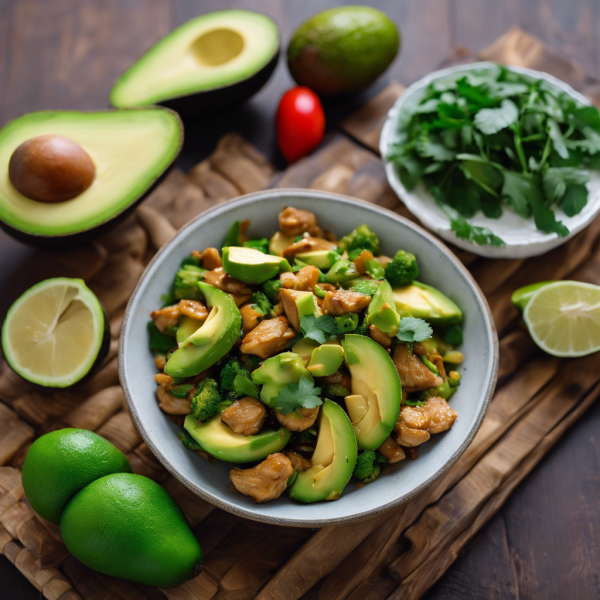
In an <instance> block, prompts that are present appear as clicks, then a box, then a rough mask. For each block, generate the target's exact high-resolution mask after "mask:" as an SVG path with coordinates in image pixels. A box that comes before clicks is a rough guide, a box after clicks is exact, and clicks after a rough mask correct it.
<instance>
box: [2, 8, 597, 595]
mask: <svg viewBox="0 0 600 600" xmlns="http://www.w3.org/2000/svg"><path fill="white" fill-rule="evenodd" d="M363 3H364V4H369V5H372V6H375V7H377V8H380V9H381V10H383V11H385V12H386V13H387V14H388V15H389V16H390V17H391V18H392V19H393V20H394V21H395V22H396V23H397V24H398V25H399V27H400V30H401V32H402V37H403V47H402V51H401V54H400V57H399V58H398V59H397V60H396V61H395V63H394V64H393V65H392V67H391V68H390V70H389V72H388V74H387V75H386V77H390V78H393V79H396V80H398V81H401V82H402V83H411V82H413V81H415V80H416V79H418V78H420V77H421V76H423V75H424V74H425V73H427V72H428V71H431V70H433V69H435V68H436V67H437V66H438V65H439V64H440V63H441V62H442V61H443V60H445V59H446V58H447V57H448V56H449V55H450V54H451V53H452V51H453V50H454V49H455V48H456V47H457V46H462V47H466V48H468V49H469V50H471V51H473V52H477V51H478V50H481V49H482V48H484V47H485V46H486V45H488V44H489V43H491V42H492V41H494V40H495V39H496V38H497V37H499V36H500V35H501V34H502V33H504V32H505V31H506V30H507V29H508V28H509V27H511V26H513V25H519V26H520V27H522V28H524V29H526V30H527V31H529V32H531V33H533V34H535V35H537V36H538V37H540V38H541V39H542V40H544V41H546V42H547V43H549V44H550V45H552V46H554V47H555V48H556V49H558V50H560V51H562V52H563V53H564V54H565V55H567V56H568V57H570V58H571V59H575V60H577V61H578V62H579V63H580V64H581V65H582V66H583V68H584V70H585V71H586V72H587V73H588V74H589V75H592V76H595V77H597V78H599V79H600V2H598V0H569V1H566V0H373V1H369V0H367V1H365V2H363ZM340 4H342V2H337V1H335V0H302V2H291V1H289V2H286V1H285V0H239V1H234V0H200V1H196V2H193V1H191V0H120V1H119V0H87V1H77V0H0V125H2V124H4V123H5V122H7V121H8V120H9V119H11V118H13V117H16V116H18V115H20V114H22V113H24V112H28V111H33V110H40V109H48V108H76V109H94V108H104V107H106V106H107V98H108V92H109V90H110V87H111V85H112V82H113V81H114V80H115V79H116V77H117V76H118V75H119V74H120V73H121V72H122V71H123V70H124V69H125V68H126V67H127V66H129V64H131V62H132V61H133V60H134V59H135V58H137V57H138V56H139V55H140V54H141V53H143V52H144V51H145V50H146V49H147V48H148V47H149V46H150V45H151V44H152V43H153V42H154V41H156V40H157V39H158V38H159V37H160V36H162V35H163V34H165V33H166V32H167V31H169V30H170V29H172V28H173V27H175V26H177V25H179V24H180V23H182V22H184V21H185V20H187V19H189V18H191V17H193V16H196V15H198V14H200V13H203V12H208V11H210V10H216V9H221V8H246V9H253V10H258V11H261V12H265V13H268V14H269V15H271V16H272V17H273V18H274V19H275V20H276V21H277V22H278V23H279V26H280V29H281V34H282V40H283V49H284V50H285V47H286V42H287V40H289V37H290V35H291V33H292V31H293V30H294V28H295V27H297V26H298V25H299V24H300V23H301V22H302V21H303V20H304V19H306V18H307V17H308V16H309V15H311V14H313V13H315V12H318V11H319V10H322V9H323V8H325V7H329V6H336V5H340ZM383 83H384V81H383V80H382V81H380V82H378V83H377V84H376V85H375V86H374V87H373V90H371V93H372V92H373V91H374V90H376V89H379V88H381V86H382V85H383ZM292 84H293V83H292V80H291V78H290V76H289V74H288V72H287V69H286V67H285V64H284V63H283V61H282V62H281V64H280V65H279V67H278V69H277V70H276V72H275V74H274V75H273V77H272V78H271V80H270V81H269V83H268V84H267V85H266V86H265V87H264V88H263V90H261V92H260V93H259V94H257V95H256V96H255V97H254V99H252V100H251V101H250V102H249V103H247V104H246V105H245V106H244V107H243V108H242V109H240V110H237V111H235V113H234V114H225V115H222V116H219V117H216V118H215V117H211V118H210V119H207V120H203V119H202V118H201V117H199V118H198V119H195V120H189V121H188V122H186V143H185V148H184V152H183V153H182V156H181V158H180V160H179V164H180V166H182V167H183V168H189V167H190V166H192V165H193V164H195V163H197V162H198V161H199V160H201V159H202V158H204V157H205V156H206V155H207V154H208V153H209V152H210V151H211V150H212V149H213V148H214V145H215V143H216V141H217V139H218V138H219V137H220V136H221V135H223V134H224V133H225V132H227V131H231V130H237V131H239V132H240V133H241V134H242V135H243V136H244V137H246V138H247V139H248V140H249V141H251V142H252V143H253V144H255V145H256V146H257V147H258V148H260V149H261V150H262V151H263V152H264V153H265V154H267V156H269V158H270V159H271V160H273V162H275V164H276V165H277V166H279V167H283V166H284V163H283V161H282V158H281V156H279V154H278V153H277V151H276V148H275V143H274V131H273V126H272V123H273V115H274V111H275V108H276V106H277V102H278V100H279V98H280V96H281V94H282V93H283V92H284V91H285V90H286V89H287V88H289V87H290V86H291V85H292ZM359 102H360V98H358V99H356V100H355V101H354V102H353V103H346V105H345V106H340V105H339V104H335V103H334V104H331V105H329V106H328V107H327V113H328V129H330V130H331V129H333V128H334V127H335V121H336V118H339V117H340V116H341V115H342V114H343V113H345V112H349V111H350V110H351V109H352V108H353V107H354V106H356V105H357V104H358V103H359ZM29 252H30V250H29V249H28V248H27V247H26V246H24V245H23V244H20V243H17V242H15V241H13V240H11V239H10V238H8V237H7V236H6V235H5V234H3V233H1V232H0V289H2V294H0V297H1V300H0V307H5V306H6V305H7V303H10V302H11V301H12V300H13V299H14V295H13V294H14V291H11V290H4V289H3V285H2V284H3V282H4V281H5V279H6V277H7V275H8V274H9V273H10V272H12V271H13V270H15V269H18V268H19V264H20V262H21V261H22V260H23V258H24V257H25V256H27V254H28V253H29ZM0 310H1V308H0ZM599 432H600V405H599V404H598V403H597V404H596V406H595V407H593V408H592V409H591V410H590V411H589V412H588V413H587V415H586V417H585V418H584V419H582V420H581V421H580V422H578V423H577V424H576V425H575V426H574V427H573V428H572V429H571V431H570V432H569V433H568V434H567V435H566V436H565V438H564V439H563V440H562V441H561V442H560V443H559V444H558V445H557V447H556V448H555V449H554V450H553V451H552V452H551V453H550V454H549V455H548V456H547V457H546V458H545V459H544V460H543V461H542V463H541V464H540V465H539V466H538V468H537V469H536V470H535V471H534V472H533V473H532V474H531V475H530V476H529V477H528V478H527V479H526V480H525V482H524V483H523V484H522V485H521V486H520V487H519V488H518V489H517V490H516V491H515V493H514V494H513V495H512V497H511V498H510V500H509V501H508V502H507V503H506V504H505V505H504V506H503V508H502V509H501V510H500V512H499V513H498V514H497V515H496V516H495V518H493V519H492V520H491V521H490V522H489V524H488V525H487V526H486V527H485V528H484V529H483V531H482V533H481V535H480V536H479V538H478V539H477V540H475V541H474V542H473V544H472V546H471V548H470V549H469V550H468V551H467V552H466V553H465V554H464V555H463V556H462V557H461V558H460V559H459V560H458V561H457V562H456V563H455V564H454V565H453V566H452V567H451V568H450V570H449V571H448V572H447V573H446V575H445V576H444V577H443V578H442V579H441V580H440V581H439V582H438V583H437V584H436V585H435V586H434V587H433V588H432V589H431V590H430V592H429V593H428V594H427V596H426V597H427V598H428V600H442V599H450V598H466V599H479V598H481V599H486V600H490V599H493V598H545V599H553V600H554V599H558V598H569V599H571V598H573V599H575V598H577V599H583V600H587V599H588V598H589V599H592V598H599V597H600V544H599V540H600V502H599V500H600V475H599V473H600V433H599ZM0 582H1V586H0V599H3V600H4V599H6V600H9V599H11V600H12V599H19V600H27V599H32V600H33V599H34V598H38V597H39V593H38V592H37V591H36V590H35V589H34V588H33V587H32V586H31V585H30V584H29V583H28V582H27V580H26V579H25V578H24V577H23V576H22V575H21V574H20V573H19V572H18V571H17V570H16V569H15V568H14V567H13V566H12V565H11V564H10V563H9V562H8V561H7V560H6V559H5V558H4V557H0Z"/></svg>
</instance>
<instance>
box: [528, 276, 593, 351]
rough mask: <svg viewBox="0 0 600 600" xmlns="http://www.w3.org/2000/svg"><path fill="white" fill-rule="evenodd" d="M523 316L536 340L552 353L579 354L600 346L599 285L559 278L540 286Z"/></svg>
mask: <svg viewBox="0 0 600 600" xmlns="http://www.w3.org/2000/svg"><path fill="white" fill-rule="evenodd" d="M523 319H524V320H525V323H526V325H527V329H529V333H530V334H531V337H532V338H533V341H534V342H535V343H536V344H537V345H538V346H539V347H540V348H541V349H542V350H543V351H544V352H547V353H548V354H552V355H553V356H568V357H577V356H585V355H587V354H592V353H594V352H598V351H599V350H600V286H597V285H592V284H589V283H580V282H578V281H558V282H556V283H550V284H548V285H545V286H544V287H542V288H540V289H539V290H538V291H537V292H535V294H533V296H532V297H531V299H530V300H529V302H528V303H527V306H526V308H525V311H524V313H523Z"/></svg>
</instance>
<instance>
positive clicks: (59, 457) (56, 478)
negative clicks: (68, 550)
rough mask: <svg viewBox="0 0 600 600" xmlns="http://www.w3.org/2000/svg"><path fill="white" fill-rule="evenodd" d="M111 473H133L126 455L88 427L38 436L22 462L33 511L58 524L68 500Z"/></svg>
mask: <svg viewBox="0 0 600 600" xmlns="http://www.w3.org/2000/svg"><path fill="white" fill-rule="evenodd" d="M110 473H131V467H130V465H129V462H128V460H127V458H126V457H125V455H124V454H123V453H122V452H121V451H120V450H119V449H118V448H116V447H115V446H113V445H112V444H111V443H110V442H109V441H108V440H105V439H104V438H103V437H101V436H99V435H97V434H96V433H94V432H93V431H88V430H87V429H59V430H58V431H52V432H51V433H47V434H46V435H43V436H41V437H39V438H38V439H37V440H36V441H35V442H33V444H32V445H31V448H29V451H28V452H27V456H26V457H25V463H24V465H23V488H24V489H25V494H26V495H27V498H28V499H29V503H30V504H31V506H32V508H33V510H35V512H37V513H38V514H39V515H40V516H42V517H44V519H47V520H48V521H51V522H52V523H56V524H57V525H58V524H59V523H60V516H61V513H62V511H63V509H64V507H65V505H66V504H67V502H68V501H69V499H70V498H72V497H73V496H74V495H75V494H76V493H77V492H78V491H79V490H81V489H82V488H84V487H85V486H86V485H88V484H89V483H91V482H92V481H94V480H95V479H98V478H99V477H104V476H105V475H109V474H110Z"/></svg>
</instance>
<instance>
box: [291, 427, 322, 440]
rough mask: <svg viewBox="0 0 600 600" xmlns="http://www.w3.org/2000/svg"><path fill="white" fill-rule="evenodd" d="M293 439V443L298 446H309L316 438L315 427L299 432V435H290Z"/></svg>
mask: <svg viewBox="0 0 600 600" xmlns="http://www.w3.org/2000/svg"><path fill="white" fill-rule="evenodd" d="M292 435H293V438H294V442H295V443H298V444H311V443H313V442H315V438H316V437H317V429H316V427H314V426H313V427H309V428H308V429H305V430H304V431H300V432H299V433H294V434H292Z"/></svg>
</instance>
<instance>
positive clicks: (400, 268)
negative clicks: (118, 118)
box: [385, 250, 419, 287]
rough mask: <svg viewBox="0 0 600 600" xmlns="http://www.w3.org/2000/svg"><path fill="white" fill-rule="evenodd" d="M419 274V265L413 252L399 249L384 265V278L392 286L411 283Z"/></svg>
mask: <svg viewBox="0 0 600 600" xmlns="http://www.w3.org/2000/svg"><path fill="white" fill-rule="evenodd" d="M418 276H419V265H418V264H417V259H416V257H415V255H414V254H411V253H410V252H405V251H404V250H399V251H398V252H396V254H395V255H394V258H392V260H391V261H390V262H389V263H388V264H387V265H386V267H385V278H386V279H387V280H388V281H389V282H390V285H391V286H392V287H397V286H404V285H411V284H412V282H413V281H414V280H415V279H416V278H417V277H418Z"/></svg>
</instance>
